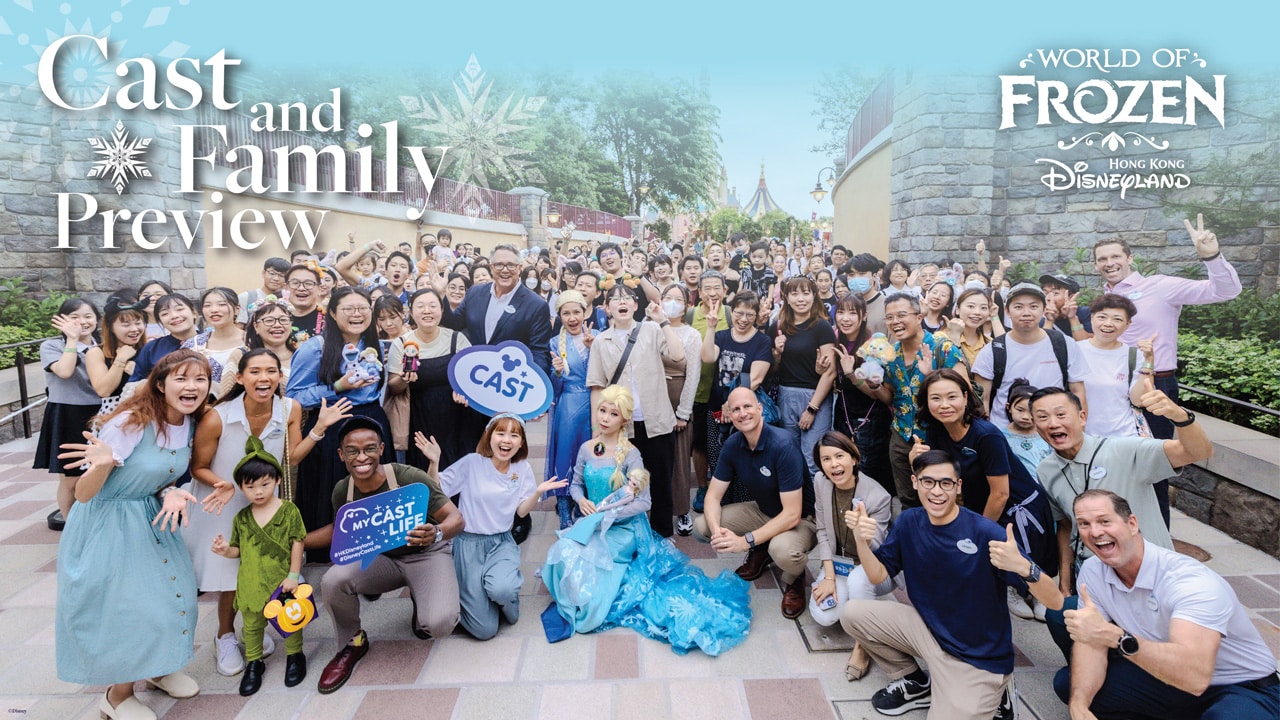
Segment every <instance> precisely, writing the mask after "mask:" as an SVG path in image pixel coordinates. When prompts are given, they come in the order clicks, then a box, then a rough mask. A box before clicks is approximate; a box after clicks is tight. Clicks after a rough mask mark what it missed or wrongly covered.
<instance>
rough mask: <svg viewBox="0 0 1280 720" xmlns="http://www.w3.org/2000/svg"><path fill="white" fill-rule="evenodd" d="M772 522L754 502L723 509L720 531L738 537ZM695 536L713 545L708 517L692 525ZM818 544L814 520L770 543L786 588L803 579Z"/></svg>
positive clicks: (721, 507) (770, 553)
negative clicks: (725, 529)
mask: <svg viewBox="0 0 1280 720" xmlns="http://www.w3.org/2000/svg"><path fill="white" fill-rule="evenodd" d="M772 519H773V518H771V517H769V516H768V515H765V514H764V513H763V512H761V511H760V506H759V505H757V504H755V503H753V502H743V503H733V504H731V505H722V506H720V527H723V528H728V529H729V531H730V532H733V533H736V534H738V535H742V534H743V533H747V532H752V531H755V530H757V529H759V528H760V527H761V526H762V525H764V524H765V523H767V522H769V521H770V520H772ZM693 534H694V535H695V536H697V538H698V539H699V540H701V541H702V542H710V540H711V538H710V533H709V531H708V530H707V517H706V516H705V515H699V516H698V518H697V519H696V520H694V521H693ZM817 544H818V535H817V530H816V528H815V526H814V524H813V518H801V519H800V524H799V525H797V526H795V527H794V528H792V529H790V530H788V531H786V532H784V533H779V534H778V535H777V536H775V537H774V538H773V539H772V540H770V541H769V557H771V558H773V562H774V563H775V564H777V566H778V568H779V569H780V570H782V582H783V584H784V585H789V584H791V583H793V582H795V580H796V578H798V577H800V576H802V575H804V570H805V564H806V563H807V562H809V551H810V550H812V549H813V547H814V546H815V545H817Z"/></svg>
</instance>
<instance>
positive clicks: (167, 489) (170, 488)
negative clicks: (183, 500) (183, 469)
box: [160, 485, 178, 500]
mask: <svg viewBox="0 0 1280 720" xmlns="http://www.w3.org/2000/svg"><path fill="white" fill-rule="evenodd" d="M177 489H178V486H177V485H167V486H165V488H164V489H162V490H161V491H160V499H161V500H164V496H165V495H168V494H169V493H170V492H172V491H174V490H177Z"/></svg>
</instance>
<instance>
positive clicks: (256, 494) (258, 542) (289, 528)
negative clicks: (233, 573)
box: [213, 437, 307, 696]
mask: <svg viewBox="0 0 1280 720" xmlns="http://www.w3.org/2000/svg"><path fill="white" fill-rule="evenodd" d="M245 452H247V453H248V454H247V455H245V457H244V458H243V459H242V460H241V461H240V462H239V463H238V464H237V465H236V468H235V481H236V484H237V485H239V486H240V489H241V490H242V491H243V492H244V494H245V496H246V497H248V498H249V503H250V504H249V506H248V507H246V508H244V509H243V510H241V511H240V512H238V513H236V516H235V518H234V519H233V520H232V521H231V542H229V543H228V542H227V541H226V540H225V539H224V538H223V537H222V535H218V537H216V538H214V540H213V552H215V553H217V554H218V555H221V556H223V557H226V558H240V572H239V574H238V575H237V577H236V610H238V611H240V613H241V614H242V616H243V617H244V645H245V660H246V661H247V662H246V664H245V668H244V676H243V677H242V678H241V679H240V694H241V695H245V696H248V695H252V694H254V693H256V692H258V689H259V688H260V687H261V686H262V674H263V672H264V671H265V670H266V664H265V663H264V662H263V661H262V635H263V633H264V632H265V631H266V628H267V618H266V617H265V616H264V615H263V614H262V610H263V607H265V606H266V604H267V601H268V600H269V599H270V598H271V594H272V593H274V592H275V590H276V588H277V587H280V588H282V589H283V590H284V591H285V592H289V593H291V592H294V591H295V590H297V589H298V579H299V573H301V572H302V538H303V537H304V536H305V535H306V528H305V527H304V526H303V523H302V513H300V512H299V511H298V507H297V506H296V505H294V504H293V503H291V502H289V501H288V500H281V499H280V498H279V497H277V496H276V488H277V487H278V486H279V484H280V479H281V475H282V473H281V471H280V463H279V461H277V460H276V459H275V457H273V456H272V455H271V454H270V453H268V452H267V451H266V450H264V449H263V447H262V442H261V441H260V440H258V438H256V437H250V438H249V441H248V443H246V444H245ZM285 650H286V652H287V657H286V658H285V671H284V684H285V685H286V686H287V687H293V686H294V685H297V684H298V683H300V682H302V681H303V679H304V678H306V676H307V658H306V656H305V655H303V654H302V633H301V632H295V633H293V634H292V635H290V636H289V637H288V638H287V639H285Z"/></svg>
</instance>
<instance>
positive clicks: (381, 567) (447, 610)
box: [320, 542, 459, 647]
mask: <svg viewBox="0 0 1280 720" xmlns="http://www.w3.org/2000/svg"><path fill="white" fill-rule="evenodd" d="M320 586H321V588H322V595H323V597H324V604H325V605H328V606H329V614H330V615H331V616H333V632H334V639H335V640H337V642H338V647H342V646H343V645H346V644H347V643H348V642H349V641H350V640H351V638H353V637H355V636H356V634H357V633H359V632H360V596H361V595H366V594H367V595H381V594H382V593H387V592H391V591H392V590H398V589H400V588H402V587H408V588H409V592H410V593H411V594H412V595H413V601H414V604H415V605H417V607H418V616H417V617H416V618H414V623H416V624H417V626H418V628H419V629H421V630H426V631H427V632H428V633H431V636H432V637H435V638H443V637H448V636H449V635H450V634H451V633H452V632H453V628H454V627H455V626H456V625H457V624H458V614H459V607H458V576H457V574H456V572H455V571H454V569H453V544H452V543H449V542H435V543H432V544H431V546H430V547H428V548H427V550H426V551H425V552H421V553H413V554H410V555H403V556H401V557H387V556H386V555H379V556H378V557H377V558H376V559H375V560H374V561H373V563H371V564H370V565H369V568H368V569H367V570H361V569H360V563H358V562H354V563H351V564H350V565H334V566H333V567H331V568H329V570H328V571H327V572H325V574H324V577H323V578H321V581H320Z"/></svg>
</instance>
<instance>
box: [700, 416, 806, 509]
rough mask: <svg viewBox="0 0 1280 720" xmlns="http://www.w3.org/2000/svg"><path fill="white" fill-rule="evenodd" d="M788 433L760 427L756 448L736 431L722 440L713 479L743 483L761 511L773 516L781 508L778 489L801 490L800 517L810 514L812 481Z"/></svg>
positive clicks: (782, 491)
mask: <svg viewBox="0 0 1280 720" xmlns="http://www.w3.org/2000/svg"><path fill="white" fill-rule="evenodd" d="M791 440H792V435H791V433H789V432H787V431H786V430H783V429H782V428H776V427H774V426H772V425H765V426H764V428H763V429H762V430H761V431H760V442H758V443H756V447H755V449H754V450H753V449H751V447H750V446H748V445H747V438H746V436H745V435H743V434H742V433H740V432H735V433H734V434H732V435H730V436H729V439H728V440H726V441H725V443H724V448H723V449H721V450H720V461H719V462H718V463H716V471H715V475H714V477H715V479H716V480H723V481H724V482H728V483H731V482H734V481H735V480H736V481H737V482H739V483H741V484H742V486H743V487H745V488H746V489H747V492H748V494H750V496H751V499H752V500H754V501H755V503H756V504H757V505H759V506H760V512H763V513H764V514H765V515H768V516H769V517H776V516H777V515H778V514H780V513H781V512H782V498H781V497H780V496H779V494H780V493H784V492H791V491H793V490H801V491H803V497H804V505H803V508H802V509H801V511H800V515H801V517H812V516H813V483H812V482H810V481H809V477H808V474H807V466H806V465H805V462H804V456H802V455H801V454H800V448H799V447H797V446H796V445H795V444H794V443H792V442H791Z"/></svg>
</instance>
